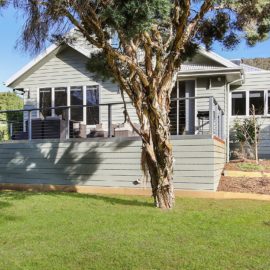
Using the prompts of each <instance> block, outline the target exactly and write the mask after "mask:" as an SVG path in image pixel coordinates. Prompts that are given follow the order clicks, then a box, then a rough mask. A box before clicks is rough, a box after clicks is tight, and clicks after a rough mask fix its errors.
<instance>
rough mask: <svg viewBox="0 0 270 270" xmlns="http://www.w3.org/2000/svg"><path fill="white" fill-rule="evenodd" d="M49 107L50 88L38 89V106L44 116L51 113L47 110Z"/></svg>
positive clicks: (50, 101)
mask: <svg viewBox="0 0 270 270" xmlns="http://www.w3.org/2000/svg"><path fill="white" fill-rule="evenodd" d="M50 107H52V90H51V88H41V89H40V90H39V108H40V109H41V110H40V113H41V114H42V115H43V117H44V118H46V117H47V116H51V115H52V112H51V110H48V108H50Z"/></svg>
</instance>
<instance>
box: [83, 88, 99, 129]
mask: <svg viewBox="0 0 270 270" xmlns="http://www.w3.org/2000/svg"><path fill="white" fill-rule="evenodd" d="M86 104H87V106H91V107H87V125H96V124H98V123H99V106H97V105H99V89H98V86H87V88H86Z"/></svg>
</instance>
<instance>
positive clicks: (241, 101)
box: [232, 92, 246, 115]
mask: <svg viewBox="0 0 270 270" xmlns="http://www.w3.org/2000/svg"><path fill="white" fill-rule="evenodd" d="M232 115H246V93H245V92H234V93H232Z"/></svg>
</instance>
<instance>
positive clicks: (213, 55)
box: [199, 47, 239, 68]
mask: <svg viewBox="0 0 270 270" xmlns="http://www.w3.org/2000/svg"><path fill="white" fill-rule="evenodd" d="M199 53H200V54H201V55H204V56H206V57H208V58H210V59H212V60H214V61H216V62H218V63H220V64H221V65H223V66H225V67H227V68H239V66H238V65H236V64H234V63H233V62H231V61H230V60H228V59H225V58H224V57H222V56H220V55H218V54H216V53H214V52H213V51H207V50H206V49H205V48H203V47H200V49H199Z"/></svg>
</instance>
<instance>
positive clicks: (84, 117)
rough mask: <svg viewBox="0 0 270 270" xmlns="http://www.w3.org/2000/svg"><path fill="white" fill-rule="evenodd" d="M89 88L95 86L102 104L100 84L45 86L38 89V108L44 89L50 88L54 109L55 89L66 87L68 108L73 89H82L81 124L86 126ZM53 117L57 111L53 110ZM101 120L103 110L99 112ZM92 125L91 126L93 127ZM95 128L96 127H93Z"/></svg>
mask: <svg viewBox="0 0 270 270" xmlns="http://www.w3.org/2000/svg"><path fill="white" fill-rule="evenodd" d="M88 86H92V87H93V86H94V87H97V89H98V91H99V101H98V102H99V104H101V86H100V85H99V84H87V85H68V86H63V85H61V86H54V87H51V86H44V87H39V88H37V108H39V105H40V98H39V96H40V90H41V89H44V88H50V89H51V99H52V100H51V102H52V107H55V88H60V87H65V88H66V89H67V106H68V107H69V106H70V94H71V91H72V90H71V87H82V92H83V106H84V107H83V121H82V122H81V123H82V124H84V125H86V124H87V108H86V105H87V104H86V103H87V99H86V89H87V87H88ZM68 111H69V119H70V117H71V110H68ZM51 116H52V117H54V116H55V110H54V109H52V114H51ZM37 118H40V112H39V113H38V114H37ZM99 120H100V121H101V110H99ZM91 126H92V125H90V127H91ZM93 126H95V125H93Z"/></svg>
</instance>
